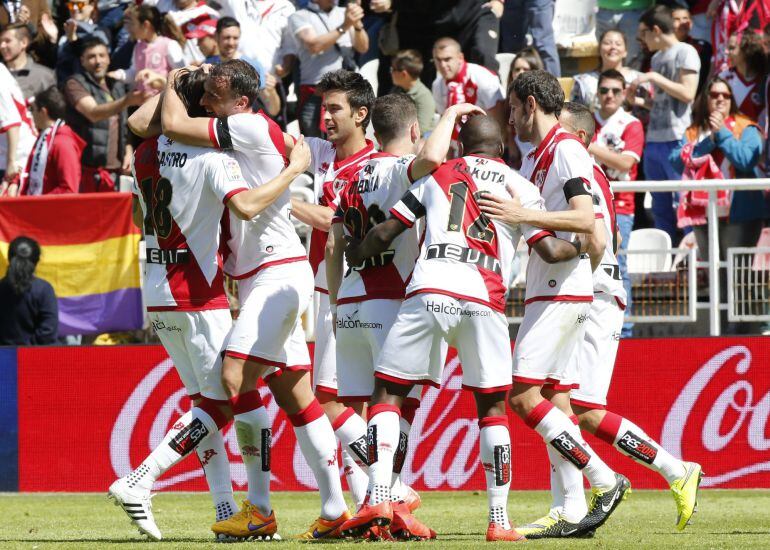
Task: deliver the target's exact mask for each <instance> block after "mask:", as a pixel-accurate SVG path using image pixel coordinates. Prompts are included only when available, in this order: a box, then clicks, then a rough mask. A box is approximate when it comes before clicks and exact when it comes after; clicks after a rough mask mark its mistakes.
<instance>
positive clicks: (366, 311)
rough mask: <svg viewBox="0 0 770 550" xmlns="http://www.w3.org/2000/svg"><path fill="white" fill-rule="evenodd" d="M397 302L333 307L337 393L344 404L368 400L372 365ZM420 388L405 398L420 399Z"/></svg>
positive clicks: (371, 390)
mask: <svg viewBox="0 0 770 550" xmlns="http://www.w3.org/2000/svg"><path fill="white" fill-rule="evenodd" d="M400 308H401V300H366V301H364V302H356V303H352V304H343V305H341V306H338V308H337V381H338V382H337V383H338V388H337V394H338V395H339V397H340V398H341V400H344V401H347V402H353V401H359V402H360V401H369V400H370V399H371V397H372V392H374V364H375V362H376V361H377V358H378V357H379V356H380V351H381V350H382V346H383V344H384V343H385V338H386V337H387V336H388V333H389V332H390V329H391V327H392V326H393V324H394V323H395V322H396V318H397V317H398V311H399V309H400ZM420 393H421V391H420V386H414V387H413V388H412V391H411V393H410V394H409V396H408V397H414V398H416V399H420Z"/></svg>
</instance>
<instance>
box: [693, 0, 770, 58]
mask: <svg viewBox="0 0 770 550" xmlns="http://www.w3.org/2000/svg"><path fill="white" fill-rule="evenodd" d="M708 15H709V17H710V18H711V19H712V22H713V23H712V24H713V26H712V31H711V36H712V37H713V38H712V43H711V46H712V47H713V48H714V72H722V71H724V70H725V69H727V68H728V67H729V58H728V52H727V42H728V40H729V39H730V37H731V36H733V35H734V34H738V35H740V34H743V33H744V32H747V31H748V32H757V33H761V32H762V31H763V29H764V28H765V27H766V26H767V25H768V24H770V2H768V1H767V0H712V1H711V4H709V7H708Z"/></svg>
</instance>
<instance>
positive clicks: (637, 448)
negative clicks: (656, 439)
mask: <svg viewBox="0 0 770 550" xmlns="http://www.w3.org/2000/svg"><path fill="white" fill-rule="evenodd" d="M618 447H620V448H621V449H623V451H625V452H626V453H628V454H630V455H631V456H632V457H634V458H636V459H638V460H641V461H642V462H646V463H647V464H652V463H653V462H654V461H655V457H656V456H658V449H656V448H655V447H653V446H652V445H650V444H648V443H647V442H646V441H645V440H644V439H642V438H641V437H639V436H638V435H636V434H635V433H633V432H632V431H630V430H629V431H627V432H626V433H624V434H623V436H622V437H621V438H620V439H619V440H618Z"/></svg>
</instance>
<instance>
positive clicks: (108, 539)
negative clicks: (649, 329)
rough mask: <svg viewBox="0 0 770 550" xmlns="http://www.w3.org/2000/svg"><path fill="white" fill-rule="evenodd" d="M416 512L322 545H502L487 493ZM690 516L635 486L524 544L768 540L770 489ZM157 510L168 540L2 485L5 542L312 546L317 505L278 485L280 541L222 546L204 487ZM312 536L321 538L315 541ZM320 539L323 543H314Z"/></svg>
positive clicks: (721, 500) (0, 541) (432, 496)
mask: <svg viewBox="0 0 770 550" xmlns="http://www.w3.org/2000/svg"><path fill="white" fill-rule="evenodd" d="M422 497H423V505H422V508H420V509H419V510H418V511H417V516H418V517H419V518H421V519H422V520H423V521H425V522H426V523H427V524H428V525H430V526H431V527H433V528H434V529H435V530H436V531H437V532H438V534H439V538H438V540H436V541H434V542H428V543H408V544H406V545H405V543H388V544H385V543H379V544H377V545H376V546H373V544H374V543H369V544H365V545H364V546H361V543H356V542H339V541H334V542H332V541H329V542H326V543H321V544H323V547H324V548H358V549H361V548H366V547H368V548H372V547H374V548H396V547H398V548H405V547H408V548H414V547H415V546H419V547H426V548H434V549H444V548H457V549H460V548H462V549H465V550H467V549H470V548H480V547H483V548H495V547H502V546H504V544H497V545H494V544H487V543H485V542H484V533H485V531H486V496H485V495H484V493H483V492H425V493H423V494H422ZM699 500H700V504H699V511H698V513H697V514H696V515H695V518H694V520H693V523H692V524H691V525H690V526H688V527H687V529H686V530H685V531H684V532H682V533H679V532H677V531H676V530H675V529H674V521H675V518H676V512H675V508H674V501H673V499H672V498H671V495H670V494H669V493H668V492H664V491H634V492H633V493H632V494H631V495H630V496H629V497H628V499H627V500H626V501H625V502H623V504H621V506H620V507H619V508H618V510H617V512H616V513H615V514H614V515H613V516H612V517H611V518H610V520H609V521H608V522H607V524H606V525H605V526H604V527H603V528H601V529H600V530H599V531H597V533H596V537H595V538H593V539H588V540H575V539H569V540H561V541H560V540H546V541H529V542H527V543H526V547H527V548H654V549H657V548H677V549H684V548H698V549H707V548H741V549H744V548H770V513H768V510H770V491H758V490H745V491H722V490H704V491H701V493H700V498H699ZM153 503H154V508H153V511H154V513H155V519H156V521H157V523H158V526H159V527H160V530H161V531H162V533H163V536H164V537H165V540H163V541H162V542H159V543H150V542H147V541H144V540H141V539H140V538H139V535H138V533H137V532H136V531H135V529H134V528H133V526H132V525H130V524H129V521H128V519H127V517H126V516H125V514H124V513H123V512H122V510H121V509H120V508H118V507H116V506H113V505H112V502H111V501H109V500H108V499H107V498H106V496H104V495H96V494H60V493H59V494H10V493H5V494H0V517H2V520H0V548H1V549H3V550H4V549H6V548H8V549H11V548H14V549H15V548H24V549H31V550H37V549H40V550H43V549H54V548H56V549H59V548H62V549H71V548H78V549H80V548H88V549H121V550H129V549H132V548H153V549H158V550H166V549H183V548H184V549H186V548H215V549H218V550H222V549H223V548H228V549H230V548H232V549H233V550H236V549H240V548H247V547H248V548H252V547H254V545H270V546H271V547H274V548H275V549H276V550H282V549H288V548H298V547H303V546H304V547H307V544H308V543H300V542H296V541H292V540H291V535H292V534H296V533H298V532H301V531H302V530H304V528H306V527H307V526H308V525H310V522H311V521H312V520H313V519H314V518H315V517H316V515H317V512H318V500H317V495H316V494H314V493H276V494H274V495H273V506H274V507H275V510H276V515H277V518H278V525H279V534H281V536H282V537H283V539H284V540H283V541H280V542H269V543H262V542H246V543H239V544H233V545H227V546H223V545H221V544H216V543H214V542H213V538H212V536H211V531H209V525H210V524H211V520H212V516H213V508H212V506H211V501H210V500H209V497H208V495H207V494H205V493H161V494H159V495H157V496H156V497H155V498H154V499H153ZM548 503H549V495H548V494H547V493H546V492H544V491H516V492H512V493H511V496H510V499H509V514H510V517H511V520H512V521H513V522H518V523H525V522H526V521H528V520H534V519H536V518H537V517H540V516H541V515H542V514H543V513H544V512H545V511H546V509H547V506H548ZM309 544H314V543H309ZM315 544H318V543H315Z"/></svg>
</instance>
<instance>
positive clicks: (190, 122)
mask: <svg viewBox="0 0 770 550" xmlns="http://www.w3.org/2000/svg"><path fill="white" fill-rule="evenodd" d="M186 70H187V69H177V70H174V71H172V72H171V73H170V74H169V77H168V80H167V81H166V91H165V93H164V94H163V102H162V105H163V109H162V111H161V116H160V121H161V126H162V128H163V134H164V135H165V136H166V137H168V138H170V139H173V140H174V141H178V142H180V143H185V144H187V145H197V146H199V147H212V146H215V145H216V144H215V143H212V142H211V134H210V133H209V123H210V121H211V119H210V118H206V117H196V118H192V117H190V116H188V114H187V109H185V106H184V103H182V100H181V99H180V98H179V96H178V95H177V93H176V90H174V84H175V82H176V77H177V75H179V74H180V71H186Z"/></svg>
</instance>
